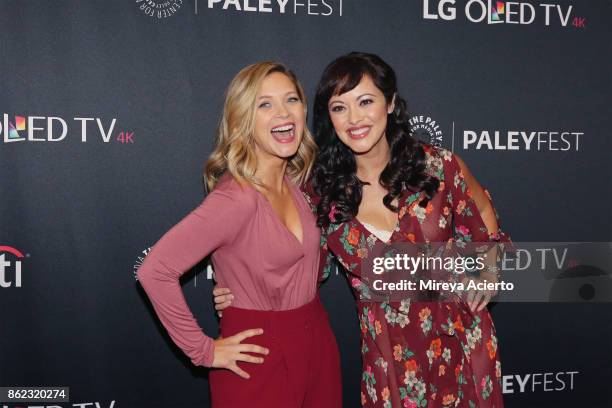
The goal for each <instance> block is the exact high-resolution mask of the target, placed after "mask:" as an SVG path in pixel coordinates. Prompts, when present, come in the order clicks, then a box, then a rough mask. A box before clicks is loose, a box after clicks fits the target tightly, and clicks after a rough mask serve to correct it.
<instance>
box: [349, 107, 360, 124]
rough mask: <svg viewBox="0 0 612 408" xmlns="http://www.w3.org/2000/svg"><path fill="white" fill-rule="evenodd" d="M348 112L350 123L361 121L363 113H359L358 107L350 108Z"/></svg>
mask: <svg viewBox="0 0 612 408" xmlns="http://www.w3.org/2000/svg"><path fill="white" fill-rule="evenodd" d="M348 114H349V118H348V119H349V123H350V124H351V125H355V124H357V123H359V122H360V121H361V115H360V114H359V111H358V110H357V109H351V108H349V109H348Z"/></svg>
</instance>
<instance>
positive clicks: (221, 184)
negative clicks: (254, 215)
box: [207, 171, 257, 210]
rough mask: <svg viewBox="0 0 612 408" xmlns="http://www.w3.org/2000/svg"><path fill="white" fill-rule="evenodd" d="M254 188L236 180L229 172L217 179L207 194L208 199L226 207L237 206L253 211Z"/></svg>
mask: <svg viewBox="0 0 612 408" xmlns="http://www.w3.org/2000/svg"><path fill="white" fill-rule="evenodd" d="M256 194H257V193H256V191H255V188H254V187H253V186H251V185H250V184H249V183H248V182H247V181H245V180H238V179H237V178H236V177H234V176H233V175H232V174H231V173H230V172H229V171H225V173H223V175H222V176H221V177H220V178H219V181H218V182H217V184H216V185H215V188H213V190H212V191H211V192H210V193H209V194H208V196H207V199H208V198H214V199H215V200H217V201H220V202H223V203H226V204H227V205H228V206H236V205H239V206H240V207H242V208H244V209H253V210H254V209H255V207H256V199H257V195H256Z"/></svg>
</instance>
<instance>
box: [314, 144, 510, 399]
mask: <svg viewBox="0 0 612 408" xmlns="http://www.w3.org/2000/svg"><path fill="white" fill-rule="evenodd" d="M424 149H425V153H426V161H427V172H428V173H429V174H432V175H435V176H436V177H438V179H439V180H440V187H439V189H438V192H437V194H436V195H435V196H434V197H433V199H432V200H430V201H429V203H428V205H427V206H426V207H425V208H423V207H420V206H419V202H420V201H421V199H422V198H424V197H425V196H424V193H422V192H414V191H412V190H409V189H406V190H405V191H404V192H403V193H402V195H401V196H400V201H399V204H400V205H399V213H398V224H397V228H396V229H395V230H394V232H393V234H392V236H391V239H390V241H389V243H397V242H412V243H416V242H445V241H448V240H464V241H466V242H496V243H500V244H501V245H503V244H502V243H503V242H507V243H510V242H511V241H510V239H509V237H508V236H507V235H506V234H505V233H503V232H502V231H501V229H500V230H499V231H497V232H496V233H493V234H489V233H488V231H487V228H486V226H485V225H484V222H483V221H482V218H481V217H480V214H479V212H478V209H477V207H476V203H475V201H474V200H473V199H472V197H471V193H470V191H469V189H468V187H467V183H466V182H465V179H464V178H463V174H462V172H461V168H460V167H459V164H458V162H457V160H456V158H455V157H454V156H453V154H452V153H451V152H450V151H448V150H445V149H440V148H436V147H433V146H430V145H424ZM487 194H488V193H487ZM306 196H307V199H309V201H310V202H311V205H313V204H312V203H313V202H314V201H316V197H314V196H313V197H310V196H309V195H308V194H306ZM313 208H314V207H313ZM332 212H333V210H332ZM331 217H333V214H330V218H331ZM332 221H333V218H332ZM321 240H322V242H321V243H322V251H321V257H322V259H321V265H322V269H321V273H320V276H319V279H320V281H322V280H324V279H325V278H326V277H327V276H328V275H329V273H330V270H331V262H330V261H331V259H332V258H333V257H335V258H336V259H337V260H338V261H339V262H340V264H341V265H342V266H343V267H344V269H345V270H346V272H347V276H348V279H349V282H350V284H351V287H352V290H353V293H354V295H355V299H356V302H357V311H358V315H359V322H360V328H361V353H362V365H363V367H362V368H363V370H362V375H361V404H362V406H363V407H371V408H378V407H381V408H400V407H403V408H416V407H470V408H472V407H491V408H500V407H503V401H502V391H501V365H500V361H499V349H498V343H497V337H496V333H495V327H494V325H493V321H492V320H491V315H490V314H489V311H488V310H487V309H486V308H485V309H484V310H482V311H480V312H472V311H470V309H469V307H468V305H467V304H466V303H465V302H464V301H462V300H461V299H460V298H459V297H458V296H457V297H456V300H455V301H452V302H449V301H445V302H441V301H415V300H414V299H403V300H400V301H372V300H369V299H368V298H369V295H368V290H369V287H368V284H367V282H365V281H364V279H363V276H361V268H360V265H361V262H362V260H363V259H364V258H366V257H367V256H368V255H369V254H370V253H371V251H372V250H373V248H374V246H375V245H376V243H377V241H378V238H377V237H376V236H375V235H374V234H372V233H371V232H370V231H368V230H367V229H366V228H365V227H364V226H363V225H362V224H361V223H360V222H359V221H358V220H356V219H352V220H350V221H347V222H343V223H331V224H330V225H329V227H328V228H327V229H326V231H323V234H322V237H321Z"/></svg>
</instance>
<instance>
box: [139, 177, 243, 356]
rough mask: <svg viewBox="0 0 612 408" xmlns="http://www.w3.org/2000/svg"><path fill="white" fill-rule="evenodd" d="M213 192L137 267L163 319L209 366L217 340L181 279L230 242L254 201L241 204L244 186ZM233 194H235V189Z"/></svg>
mask: <svg viewBox="0 0 612 408" xmlns="http://www.w3.org/2000/svg"><path fill="white" fill-rule="evenodd" d="M231 183H232V184H233V185H235V186H236V189H224V190H218V189H215V190H213V191H212V192H211V193H210V194H209V195H208V196H207V197H206V198H205V199H204V200H203V201H202V203H201V204H200V205H199V206H198V207H196V208H195V209H194V210H192V211H191V212H190V213H189V214H188V215H187V216H185V217H184V218H183V219H182V220H181V221H180V222H179V223H178V224H176V225H174V226H173V227H172V228H171V229H170V230H169V231H168V232H166V233H165V234H164V235H163V236H162V237H161V238H160V239H159V240H158V241H157V243H156V244H155V245H154V246H153V248H152V249H151V251H150V252H149V253H148V255H147V256H146V257H145V260H144V262H143V263H142V265H141V266H140V267H139V268H138V271H137V277H138V280H139V281H140V284H141V285H142V287H143V288H144V290H145V292H146V293H147V295H148V297H149V299H150V300H151V303H152V305H153V308H154V309H155V312H156V314H157V316H158V317H159V320H160V321H161V322H162V324H163V325H164V327H165V328H166V330H167V331H168V334H169V335H170V337H171V338H172V340H173V341H174V343H175V344H176V345H177V346H178V347H179V348H181V350H183V352H184V353H185V354H186V355H187V356H188V357H189V358H190V359H191V361H192V363H193V364H195V365H197V366H198V365H199V366H205V367H210V366H212V363H213V358H214V342H213V339H212V338H210V337H208V336H206V335H205V334H204V332H203V331H202V329H201V328H200V326H199V325H198V323H197V321H196V319H195V318H194V316H193V314H192V313H191V310H190V309H189V306H188V305H187V302H186V301H185V297H184V295H183V291H182V289H181V286H180V283H179V278H180V276H181V275H183V274H184V273H185V272H187V271H188V270H190V269H191V268H192V267H193V266H194V265H195V264H197V263H198V262H199V261H201V260H202V259H203V258H204V257H206V256H207V255H209V254H210V253H211V252H212V251H214V250H215V249H217V248H219V247H220V246H223V245H228V244H231V243H232V242H233V240H234V238H235V237H236V236H237V234H238V232H239V231H240V230H241V229H242V228H243V227H244V223H246V222H247V220H248V218H249V211H248V210H249V207H253V208H254V205H253V206H250V205H249V204H250V200H248V199H246V200H244V199H243V200H240V198H241V196H243V194H240V193H241V191H240V190H239V188H240V187H238V186H237V184H236V183H235V182H234V181H232V182H231ZM232 190H235V191H232Z"/></svg>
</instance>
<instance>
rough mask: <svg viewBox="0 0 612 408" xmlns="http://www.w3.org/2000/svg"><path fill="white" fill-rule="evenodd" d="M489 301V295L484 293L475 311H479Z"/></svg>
mask: <svg viewBox="0 0 612 408" xmlns="http://www.w3.org/2000/svg"><path fill="white" fill-rule="evenodd" d="M490 301H491V295H489V294H486V295H485V296H484V299H483V300H482V302H481V303H480V305H479V306H478V308H477V309H476V311H478V312H480V311H481V310H482V309H484V308H485V307H486V306H487V304H488V303H489V302H490Z"/></svg>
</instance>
